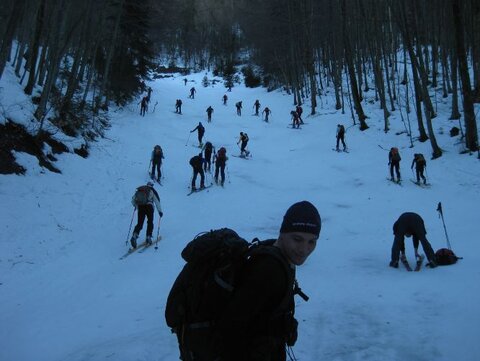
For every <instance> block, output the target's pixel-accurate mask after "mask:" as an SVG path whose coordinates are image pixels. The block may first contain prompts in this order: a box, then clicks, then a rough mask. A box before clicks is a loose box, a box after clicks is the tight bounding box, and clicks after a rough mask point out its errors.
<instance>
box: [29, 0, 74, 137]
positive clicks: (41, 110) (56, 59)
mask: <svg viewBox="0 0 480 361" xmlns="http://www.w3.org/2000/svg"><path fill="white" fill-rule="evenodd" d="M64 12H65V0H61V1H60V3H59V5H58V9H57V10H56V17H55V18H56V19H57V20H58V22H57V24H59V25H58V28H57V29H56V30H55V31H54V36H53V39H52V42H51V45H50V46H49V51H48V59H49V61H48V63H49V66H48V70H47V71H48V73H47V74H48V75H47V80H46V82H45V86H44V87H43V91H42V95H41V97H40V102H39V103H38V107H37V109H36V110H35V113H34V116H35V118H36V119H37V120H39V121H40V128H39V132H40V131H41V130H42V127H43V120H44V116H45V111H46V107H47V102H48V99H49V97H50V92H51V91H52V87H53V86H54V84H55V81H56V79H57V76H58V72H59V69H60V60H61V58H62V54H61V39H62V32H63V31H64V28H65V19H66V17H65V16H63V14H64Z"/></svg>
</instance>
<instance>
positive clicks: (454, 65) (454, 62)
mask: <svg viewBox="0 0 480 361" xmlns="http://www.w3.org/2000/svg"><path fill="white" fill-rule="evenodd" d="M457 68H458V62H457V52H456V51H452V88H453V89H452V114H451V115H450V119H452V120H454V119H460V117H461V116H462V115H461V114H460V111H459V110H458V70H457Z"/></svg>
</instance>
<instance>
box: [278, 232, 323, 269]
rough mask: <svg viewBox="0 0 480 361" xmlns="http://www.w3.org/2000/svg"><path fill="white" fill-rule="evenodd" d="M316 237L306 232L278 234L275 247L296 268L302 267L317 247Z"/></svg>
mask: <svg viewBox="0 0 480 361" xmlns="http://www.w3.org/2000/svg"><path fill="white" fill-rule="evenodd" d="M317 239H318V237H317V236H316V235H314V234H311V233H306V232H289V233H280V236H279V237H278V240H277V242H276V243H275V245H276V246H277V247H279V248H280V249H281V250H282V252H283V254H284V255H285V256H286V257H287V259H288V260H289V261H290V262H291V263H293V264H294V265H296V266H300V265H302V264H303V263H304V262H305V261H306V260H307V258H308V256H310V254H311V253H312V252H313V250H314V249H315V247H316V245H317Z"/></svg>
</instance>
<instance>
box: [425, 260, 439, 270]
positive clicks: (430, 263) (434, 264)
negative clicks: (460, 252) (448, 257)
mask: <svg viewBox="0 0 480 361" xmlns="http://www.w3.org/2000/svg"><path fill="white" fill-rule="evenodd" d="M427 266H428V267H430V268H435V267H437V262H435V261H434V260H433V259H432V260H431V261H430V262H428V264H427Z"/></svg>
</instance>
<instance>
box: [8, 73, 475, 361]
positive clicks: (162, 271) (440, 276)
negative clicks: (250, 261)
mask: <svg viewBox="0 0 480 361" xmlns="http://www.w3.org/2000/svg"><path fill="white" fill-rule="evenodd" d="M203 76H204V74H195V75H191V76H187V78H188V79H189V82H188V84H187V85H184V83H183V79H184V77H182V76H175V77H173V78H165V79H160V80H157V81H156V82H153V83H151V84H150V85H151V86H152V88H153V94H152V102H151V106H150V108H151V109H150V112H149V113H148V114H147V115H146V116H145V117H141V116H140V115H139V109H138V108H135V106H136V105H132V106H131V107H130V109H124V110H123V111H122V110H118V111H116V112H112V113H111V116H112V128H111V130H110V131H109V132H108V134H107V139H102V140H101V141H99V142H97V143H93V144H92V148H91V155H90V157H89V158H87V159H83V158H81V157H78V156H76V155H72V154H67V155H62V156H60V157H59V161H58V162H57V163H56V165H57V166H58V167H59V168H60V169H62V171H63V174H61V175H59V174H54V173H50V172H48V171H44V170H43V169H41V168H40V167H39V166H38V164H37V161H36V159H35V158H33V157H31V156H29V155H26V154H16V156H17V159H18V161H19V162H20V163H21V164H22V165H24V166H25V167H27V168H28V172H27V174H26V176H14V175H8V176H5V175H3V176H0V204H1V208H0V234H1V236H0V239H1V240H0V324H1V325H2V327H1V328H0V360H2V361H3V360H5V361H33V360H36V361H60V360H69V361H77V360H78V361H80V360H83V361H86V360H89V361H90V360H92V361H93V360H95V361H97V360H107V359H108V360H116V361H127V360H165V361H170V360H172V361H173V360H177V359H178V349H177V344H176V338H175V336H174V335H172V334H171V333H170V330H169V329H168V328H167V326H166V325H165V322H164V317H163V312H164V306H165V300H166V296H167V293H168V291H169V289H170V287H171V285H172V283H173V281H174V279H175V277H176V275H177V274H178V272H179V271H180V269H181V267H182V266H183V260H182V259H181V257H180V252H181V250H182V249H183V247H184V246H185V244H186V243H187V242H188V241H190V240H191V239H192V238H193V237H194V236H195V235H196V234H197V233H199V232H202V231H205V230H210V229H213V228H218V227H230V228H233V229H235V230H236V231H237V232H238V233H239V234H240V235H242V236H243V237H245V238H246V239H252V238H253V237H259V238H272V237H276V236H277V234H278V230H279V227H280V223H281V220H282V217H283V214H284V212H285V211H286V209H287V208H288V207H289V206H290V205H291V204H292V203H294V202H296V201H300V200H309V201H311V202H312V203H314V204H315V205H316V206H317V208H318V209H319V211H320V214H321V216H322V221H323V225H322V232H321V235H320V240H319V242H318V246H317V249H316V251H315V252H314V253H313V254H312V256H311V257H310V258H309V259H308V261H307V262H306V264H305V265H304V266H302V267H300V268H299V269H298V275H297V276H298V279H299V282H300V284H301V286H302V289H303V290H304V292H305V293H307V294H308V295H309V296H310V301H309V302H307V303H305V302H304V301H302V300H301V299H298V300H297V318H298V319H299V322H300V327H299V340H298V343H297V345H296V346H295V353H296V355H297V358H298V359H299V360H306V361H307V360H312V361H315V360H331V361H341V360H342V361H343V360H345V361H351V360H369V361H372V360H378V361H380V360H381V361H385V360H392V361H396V360H398V361H403V360H408V361H423V360H425V361H427V360H435V361H443V360H445V361H447V360H448V361H450V360H463V361H474V360H477V359H478V355H479V354H480V344H479V342H478V335H479V331H480V289H479V284H480V283H479V274H480V271H479V267H478V265H479V264H480V257H479V254H480V245H479V242H478V221H479V217H478V205H479V201H480V168H479V164H478V160H477V159H476V158H475V156H474V155H472V156H469V155H459V154H458V149H459V147H460V146H459V145H458V144H455V142H456V141H457V138H450V137H449V136H448V130H449V129H450V127H451V126H452V125H456V124H457V123H452V122H451V121H449V120H448V119H447V118H448V116H449V114H450V111H449V103H448V102H447V100H443V99H442V100H441V101H440V103H439V104H438V114H439V116H438V117H437V118H436V119H435V120H434V127H435V129H436V130H437V131H438V130H439V129H440V128H442V129H443V130H444V133H445V134H443V135H441V134H438V135H437V136H438V139H437V140H438V142H439V144H440V146H441V147H442V149H444V151H445V152H444V155H443V156H442V157H441V158H439V159H437V160H435V161H430V160H429V159H428V155H429V154H430V145H429V144H428V142H427V143H423V144H422V143H418V142H416V143H415V147H414V148H409V140H408V137H407V136H406V135H405V134H401V135H395V133H396V132H401V131H402V130H404V125H403V123H402V122H401V120H400V116H399V114H398V112H396V113H394V114H393V115H392V117H391V123H392V131H391V132H389V133H388V134H384V132H383V119H382V111H381V110H380V109H378V104H373V105H371V104H369V103H368V102H365V106H366V113H367V114H368V115H369V116H370V118H369V119H368V120H367V122H368V124H369V125H370V129H368V130H367V131H365V132H360V131H359V130H358V128H357V127H351V128H349V129H348V131H347V134H346V141H347V144H348V147H349V149H350V152H349V153H343V152H342V153H337V152H335V151H332V148H334V147H335V130H336V125H337V124H338V123H343V124H344V125H345V126H346V127H348V126H349V125H350V124H351V119H350V117H349V114H348V113H347V114H344V115H342V114H341V112H340V111H335V110H334V101H333V97H332V94H327V95H326V96H324V97H323V106H322V107H319V108H318V114H317V115H315V116H307V114H308V113H309V106H308V105H304V116H303V118H304V120H305V122H306V124H305V125H304V126H303V127H302V129H300V130H296V129H290V128H288V125H289V123H290V115H289V112H290V110H292V109H293V108H294V107H293V105H292V97H291V96H288V95H286V94H284V93H281V92H270V93H268V92H266V91H265V90H264V89H260V88H257V89H247V88H244V87H243V86H238V87H235V88H233V90H232V92H231V93H226V94H227V95H228V97H229V100H228V103H227V105H226V106H224V105H223V104H222V99H221V98H222V96H223V95H224V94H225V88H224V87H223V85H222V84H221V83H217V84H215V85H214V86H209V87H207V88H205V87H203V86H202V84H201V79H202V78H203ZM209 77H211V75H209ZM4 78H5V79H6V78H7V77H4ZM6 82H8V80H4V79H2V83H1V84H0V85H2V86H3V88H2V89H1V93H0V97H1V98H2V99H3V101H4V102H5V100H6V99H14V98H16V97H17V95H18V94H20V91H21V89H20V88H19V87H18V86H16V85H15V83H14V82H13V81H12V82H10V83H8V86H7V83H6ZM192 86H195V87H196V89H197V94H196V96H195V99H189V98H188V94H189V89H190V87H192ZM368 95H370V96H371V97H373V92H370V94H368ZM179 98H180V99H182V100H183V109H182V110H183V115H177V114H175V113H174V105H175V99H179ZM255 99H259V100H260V103H261V104H262V107H261V109H263V108H264V107H265V106H268V107H269V108H270V109H271V110H272V115H271V121H270V122H269V123H266V122H264V121H262V119H261V118H260V117H256V116H254V115H253V103H254V101H255ZM240 100H242V101H243V107H244V109H243V115H242V116H241V117H239V116H237V115H236V111H235V106H234V104H235V103H236V102H237V101H240ZM156 102H158V104H157V105H156V107H155V112H154V113H152V112H151V111H152V108H153V106H154V104H155V103H156ZM209 105H211V106H212V107H213V108H214V113H213V121H212V122H211V123H207V119H206V117H207V116H206V112H205V111H206V108H207V107H208V106H209ZM137 107H138V106H137ZM411 117H412V120H413V117H414V116H413V113H412V114H411ZM199 121H201V122H202V123H203V124H204V126H205V128H206V133H205V140H209V141H211V142H212V143H213V144H214V146H215V147H216V148H217V149H218V148H219V147H220V146H225V147H226V148H227V155H228V156H229V157H230V159H229V161H228V163H227V167H228V168H227V180H226V183H225V188H221V187H218V186H215V185H214V186H213V187H211V188H210V189H209V190H208V191H203V192H200V193H195V194H193V195H192V196H190V197H187V196H186V195H187V193H188V191H189V190H188V186H189V183H190V179H191V167H190V165H189V164H188V161H189V159H190V158H191V157H192V156H193V155H195V154H197V153H198V152H199V149H198V148H196V147H195V145H196V144H197V141H196V136H195V135H196V134H195V133H193V134H192V135H191V136H190V138H189V135H190V133H189V131H190V130H192V129H193V128H194V127H195V126H196V125H197V124H198V122H199ZM412 128H415V126H414V124H413V123H412ZM240 131H245V132H247V133H248V135H249V137H250V142H249V146H248V148H249V149H250V151H251V152H252V154H253V157H252V158H251V159H249V160H244V159H241V158H237V157H233V156H232V155H238V154H239V149H238V146H237V144H236V141H237V140H238V135H239V132H240ZM155 144H160V145H161V146H162V147H163V150H164V153H165V161H164V165H163V171H164V175H165V179H164V180H163V187H159V186H158V185H157V186H156V189H157V190H158V191H159V193H160V196H161V201H162V207H163V211H164V217H163V219H162V221H161V226H160V227H161V228H160V233H161V235H162V236H163V239H162V241H161V242H160V243H159V249H158V250H154V249H153V248H150V249H149V250H147V251H146V252H144V253H142V254H133V255H131V256H129V257H128V258H127V259H125V260H119V257H120V256H121V255H123V254H124V253H125V252H126V250H127V246H126V240H127V232H128V228H129V224H130V221H131V217H132V212H133V208H132V206H131V204H130V199H131V196H132V194H133V192H134V189H135V187H137V186H139V185H141V184H144V183H145V182H146V181H147V179H148V174H147V169H148V165H149V160H150V153H151V151H152V149H153V146H154V145H155ZM379 145H380V146H381V147H383V148H385V149H389V148H390V147H391V146H398V147H399V149H400V152H401V155H402V158H403V161H402V175H403V178H404V182H403V184H402V186H399V185H396V184H393V183H391V182H389V181H387V180H386V177H387V176H388V167H387V162H388V159H387V151H385V150H383V149H382V148H381V147H379ZM418 152H421V153H424V154H425V155H426V157H427V161H428V165H427V172H428V174H427V175H428V179H429V181H430V182H431V184H432V186H431V188H429V189H423V188H420V187H418V186H416V185H415V184H413V183H412V182H410V181H409V180H408V179H409V178H413V175H412V173H411V171H410V169H409V167H410V163H411V161H412V158H413V153H418ZM211 180H212V176H211V175H210V174H208V175H207V183H210V182H211ZM439 201H442V204H443V211H444V216H445V221H446V225H447V229H448V232H449V238H450V241H451V243H452V246H453V247H454V250H455V252H456V253H457V254H458V255H459V256H464V257H465V259H464V260H462V261H459V263H458V264H457V265H454V266H449V267H438V268H436V269H434V270H430V269H422V271H421V272H419V273H416V272H412V273H408V272H406V271H405V269H403V268H399V269H392V268H390V267H388V262H389V257H390V247H391V244H392V241H393V234H392V225H393V223H394V222H395V220H396V219H397V217H398V216H399V215H400V214H401V213H402V212H405V211H414V212H417V213H419V214H420V215H421V216H422V217H423V218H424V220H425V224H426V227H427V231H428V235H427V236H428V238H429V240H430V242H431V243H432V246H433V248H434V249H438V248H442V247H445V246H446V243H445V234H444V231H443V226H442V223H441V220H440V219H439V217H438V214H437V212H436V207H437V203H438V202H439ZM155 223H156V224H155V227H157V224H158V223H157V219H156V220H155ZM155 231H156V230H155ZM144 232H145V228H144V229H143V232H142V236H141V237H142V238H143V237H144ZM406 247H407V254H408V255H409V256H410V259H411V260H412V261H413V250H412V245H411V242H410V241H409V240H407V242H406Z"/></svg>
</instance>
